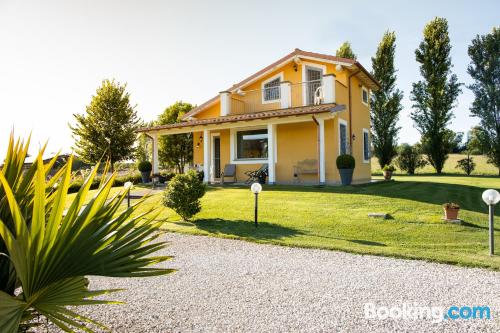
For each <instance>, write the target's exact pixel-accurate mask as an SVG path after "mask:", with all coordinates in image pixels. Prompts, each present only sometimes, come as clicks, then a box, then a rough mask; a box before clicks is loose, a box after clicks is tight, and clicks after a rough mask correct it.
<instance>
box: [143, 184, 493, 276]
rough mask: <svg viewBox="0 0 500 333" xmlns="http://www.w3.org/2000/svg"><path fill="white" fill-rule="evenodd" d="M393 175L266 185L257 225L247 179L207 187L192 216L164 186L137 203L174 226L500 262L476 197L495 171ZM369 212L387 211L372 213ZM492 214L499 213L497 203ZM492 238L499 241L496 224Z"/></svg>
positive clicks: (482, 263) (288, 242) (489, 264)
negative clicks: (454, 206)
mask: <svg viewBox="0 0 500 333" xmlns="http://www.w3.org/2000/svg"><path fill="white" fill-rule="evenodd" d="M375 178H381V177H375ZM394 178H395V180H394V181H391V182H380V183H373V184H367V185H359V186H348V187H324V188H317V187H297V186H264V190H263V192H262V193H261V194H260V198H259V227H258V228H255V227H254V225H253V203H254V201H253V195H252V194H251V193H250V191H249V189H248V187H234V186H229V187H224V188H222V187H210V188H209V190H208V192H207V194H206V195H205V197H204V198H203V199H202V207H203V209H202V212H201V213H199V214H198V215H197V216H196V217H195V218H194V219H193V221H192V222H184V221H181V220H180V218H179V217H178V216H177V215H176V214H175V213H174V212H173V211H171V210H170V209H167V208H164V207H163V206H162V205H161V194H156V195H153V196H152V197H150V198H148V199H147V200H146V201H145V202H144V204H143V206H142V207H141V208H140V209H139V210H140V211H144V210H146V209H150V208H157V211H158V212H159V213H160V215H159V216H158V219H161V220H163V221H165V223H164V229H165V230H167V231H172V232H180V233H186V234H196V235H208V236H215V237H224V238H237V239H244V240H248V241H253V242H259V243H272V244H279V245H285V246H295V247H307V248H322V249H331V250H341V251H346V252H353V253H360V254H372V255H382V256H392V257H399V258H409V259H423V260H428V261H435V262H441V263H449V264H456V265H462V266H471V267H485V268H489V269H494V270H500V255H496V256H494V257H490V256H489V254H488V253H489V252H488V222H487V221H488V219H487V215H486V211H487V207H486V206H485V205H484V203H483V202H482V200H481V193H482V191H483V190H484V189H485V188H500V178H499V177H486V176H476V177H465V176H450V175H443V176H422V175H416V176H395V177H394ZM448 201H453V202H456V203H459V204H460V206H461V207H462V209H461V211H460V217H461V218H462V219H463V221H464V222H463V224H462V225H455V224H450V223H445V222H444V221H442V219H441V218H442V215H443V211H442V208H441V204H442V203H444V202H448ZM373 212H380V213H387V214H389V215H390V218H389V219H387V220H382V219H376V218H369V217H368V213H373ZM496 215H497V221H498V218H500V209H497V213H496ZM497 225H498V222H497ZM495 242H496V244H500V228H499V227H496V237H495ZM497 253H499V254H500V246H499V245H497Z"/></svg>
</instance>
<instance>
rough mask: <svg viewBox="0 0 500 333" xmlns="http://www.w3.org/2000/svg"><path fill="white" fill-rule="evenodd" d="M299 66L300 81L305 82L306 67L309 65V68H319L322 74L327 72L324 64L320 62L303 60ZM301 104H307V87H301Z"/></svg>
mask: <svg viewBox="0 0 500 333" xmlns="http://www.w3.org/2000/svg"><path fill="white" fill-rule="evenodd" d="M301 66H302V82H307V80H306V67H311V68H315V69H319V70H321V72H322V76H323V75H325V74H327V73H326V66H325V65H322V64H316V63H313V62H307V61H303V62H302V64H301ZM302 105H307V89H304V87H302Z"/></svg>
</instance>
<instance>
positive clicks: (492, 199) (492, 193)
mask: <svg viewBox="0 0 500 333" xmlns="http://www.w3.org/2000/svg"><path fill="white" fill-rule="evenodd" d="M483 201H484V202H485V203H486V204H487V205H488V206H489V212H490V223H489V225H490V228H489V229H490V256H492V255H493V254H494V252H495V244H494V242H495V240H494V238H493V237H494V236H493V234H494V228H493V210H494V206H495V205H496V204H497V203H498V202H499V201H500V193H498V191H496V190H486V191H484V192H483Z"/></svg>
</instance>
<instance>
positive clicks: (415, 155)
mask: <svg viewBox="0 0 500 333" xmlns="http://www.w3.org/2000/svg"><path fill="white" fill-rule="evenodd" d="M398 154H399V155H398V157H397V158H396V165H397V166H398V167H399V168H400V169H401V170H403V171H406V172H407V173H408V174H409V175H413V174H414V173H415V170H417V169H419V168H423V167H424V166H425V165H426V164H427V161H426V160H425V159H424V158H423V157H422V155H421V154H420V150H419V149H418V147H417V146H410V145H409V144H406V143H405V144H403V145H401V146H400V147H399V149H398Z"/></svg>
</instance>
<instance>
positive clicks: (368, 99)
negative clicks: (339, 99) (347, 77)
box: [361, 86, 370, 106]
mask: <svg viewBox="0 0 500 333" xmlns="http://www.w3.org/2000/svg"><path fill="white" fill-rule="evenodd" d="M364 91H366V96H367V100H366V103H365V101H363V92H364ZM369 101H370V91H369V90H368V89H367V88H366V87H365V86H361V103H363V105H366V106H368V102H369Z"/></svg>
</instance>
